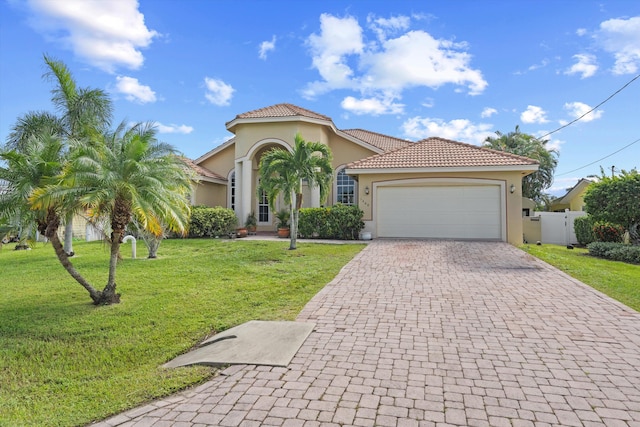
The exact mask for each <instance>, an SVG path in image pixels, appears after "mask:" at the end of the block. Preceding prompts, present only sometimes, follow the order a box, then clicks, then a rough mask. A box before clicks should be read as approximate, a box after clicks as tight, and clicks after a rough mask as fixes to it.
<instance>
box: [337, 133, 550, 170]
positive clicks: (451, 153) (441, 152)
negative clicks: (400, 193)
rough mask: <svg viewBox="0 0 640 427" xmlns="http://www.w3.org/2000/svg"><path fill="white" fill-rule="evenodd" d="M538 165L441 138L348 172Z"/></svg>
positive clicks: (410, 145) (356, 164)
mask: <svg viewBox="0 0 640 427" xmlns="http://www.w3.org/2000/svg"><path fill="white" fill-rule="evenodd" d="M537 165H538V162H536V161H535V160H532V159H529V158H527V157H522V156H518V155H516V154H511V153H506V152H502V151H497V150H492V149H489V148H484V147H478V146H476V145H471V144H465V143H462V142H458V141H451V140H448V139H444V138H435V137H434V138H427V139H425V140H422V141H419V142H415V143H408V144H407V145H406V146H404V147H401V148H398V149H396V150H393V151H389V152H387V153H383V154H377V155H375V156H371V157H368V158H366V159H362V160H358V161H355V162H352V163H350V164H349V165H347V169H351V170H354V171H355V172H357V171H358V170H366V169H424V168H475V167H521V166H524V167H526V169H532V170H533V169H537Z"/></svg>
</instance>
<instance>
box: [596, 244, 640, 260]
mask: <svg viewBox="0 0 640 427" xmlns="http://www.w3.org/2000/svg"><path fill="white" fill-rule="evenodd" d="M587 248H588V249H589V254H590V255H593V256H595V257H598V258H605V259H610V260H613V261H623V262H628V263H633V264H640V246H633V245H625V244H623V243H615V242H592V243H589V245H587Z"/></svg>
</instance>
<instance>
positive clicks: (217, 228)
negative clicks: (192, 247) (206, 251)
mask: <svg viewBox="0 0 640 427" xmlns="http://www.w3.org/2000/svg"><path fill="white" fill-rule="evenodd" d="M237 226H238V218H237V217H236V213H235V212H234V211H233V209H227V208H222V207H219V206H218V207H215V208H210V207H208V206H193V207H192V208H191V218H190V220H189V237H221V236H228V235H229V234H231V233H233V232H234V231H235V229H236V227H237Z"/></svg>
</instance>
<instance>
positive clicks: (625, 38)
mask: <svg viewBox="0 0 640 427" xmlns="http://www.w3.org/2000/svg"><path fill="white" fill-rule="evenodd" d="M597 38H598V40H599V42H600V43H601V44H602V47H603V48H604V50H606V51H607V52H609V53H612V54H613V56H614V58H615V64H614V66H613V73H614V74H634V73H636V72H637V71H638V69H640V16H635V17H633V18H629V19H609V20H608V21H604V22H602V23H600V31H599V32H598V34H597Z"/></svg>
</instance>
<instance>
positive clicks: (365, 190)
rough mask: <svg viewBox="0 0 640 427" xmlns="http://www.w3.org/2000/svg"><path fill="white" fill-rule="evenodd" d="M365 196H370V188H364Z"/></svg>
mask: <svg viewBox="0 0 640 427" xmlns="http://www.w3.org/2000/svg"><path fill="white" fill-rule="evenodd" d="M364 194H366V195H367V196H368V195H369V186H368V185H367V186H366V187H364Z"/></svg>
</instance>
